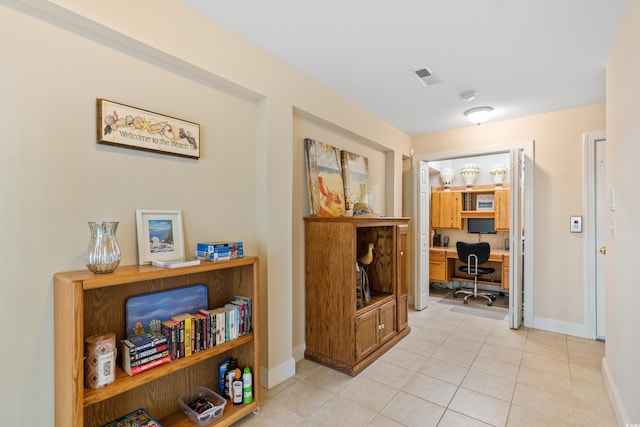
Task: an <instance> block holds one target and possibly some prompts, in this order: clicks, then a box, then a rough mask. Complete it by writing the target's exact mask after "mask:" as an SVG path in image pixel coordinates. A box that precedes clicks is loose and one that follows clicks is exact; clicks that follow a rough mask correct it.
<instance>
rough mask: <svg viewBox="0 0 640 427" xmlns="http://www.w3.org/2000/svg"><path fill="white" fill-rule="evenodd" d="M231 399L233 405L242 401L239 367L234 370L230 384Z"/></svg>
mask: <svg viewBox="0 0 640 427" xmlns="http://www.w3.org/2000/svg"><path fill="white" fill-rule="evenodd" d="M231 399H232V401H233V404H234V405H240V404H241V403H242V374H241V373H240V369H236V370H235V377H234V378H233V383H232V385H231Z"/></svg>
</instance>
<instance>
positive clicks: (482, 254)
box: [456, 242, 491, 265]
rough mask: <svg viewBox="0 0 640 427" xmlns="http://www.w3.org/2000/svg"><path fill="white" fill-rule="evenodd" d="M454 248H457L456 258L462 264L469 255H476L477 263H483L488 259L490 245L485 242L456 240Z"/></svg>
mask: <svg viewBox="0 0 640 427" xmlns="http://www.w3.org/2000/svg"><path fill="white" fill-rule="evenodd" d="M456 249H457V250H458V259H459V260H460V261H461V262H463V263H464V264H466V263H467V260H468V258H469V255H475V256H477V257H478V265H480V264H484V263H485V262H487V261H488V260H489V255H490V254H491V246H489V243H487V242H477V243H466V242H456Z"/></svg>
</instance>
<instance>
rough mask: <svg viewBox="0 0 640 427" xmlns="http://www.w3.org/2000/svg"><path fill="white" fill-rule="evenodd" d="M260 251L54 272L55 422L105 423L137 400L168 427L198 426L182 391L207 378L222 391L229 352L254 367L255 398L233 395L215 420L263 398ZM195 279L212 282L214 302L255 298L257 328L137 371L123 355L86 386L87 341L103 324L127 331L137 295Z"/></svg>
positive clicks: (240, 413) (238, 414)
mask: <svg viewBox="0 0 640 427" xmlns="http://www.w3.org/2000/svg"><path fill="white" fill-rule="evenodd" d="M258 277H259V276H258V259H257V258H256V257H244V258H240V259H235V260H229V261H220V262H210V263H203V264H201V265H197V266H191V267H182V268H171V269H165V268H159V267H152V266H137V265H135V266H123V267H119V268H118V269H117V270H116V271H115V272H114V273H111V274H102V275H100V274H93V273H91V272H90V271H88V270H86V271H85V270H82V271H72V272H66V273H57V274H55V276H54V322H55V325H54V326H55V327H54V329H55V349H54V354H55V402H56V415H55V416H56V426H58V427H63V426H64V427H66V426H102V425H103V424H106V423H107V422H109V421H112V420H115V419H117V418H119V417H121V416H123V415H125V414H127V413H129V412H132V411H133V410H135V409H138V408H144V409H146V410H147V411H148V412H149V413H150V414H151V415H152V416H153V417H154V418H156V419H158V421H159V422H160V423H161V424H162V425H163V426H164V427H172V426H194V425H197V424H194V423H193V422H192V421H191V420H189V419H188V418H187V417H186V416H185V415H184V414H183V413H182V412H181V411H180V406H179V404H178V397H180V396H181V395H183V394H185V393H187V392H188V391H190V390H192V389H194V388H196V387H198V386H200V385H203V386H205V387H208V388H210V389H211V390H214V391H218V385H217V384H218V382H217V381H218V379H217V370H218V368H217V367H218V364H219V363H220V362H221V361H222V360H224V359H225V358H228V357H234V358H236V359H237V360H238V365H239V366H242V367H244V366H249V367H250V368H251V371H252V374H253V392H254V399H253V402H252V403H249V404H243V405H237V406H236V405H233V404H230V403H228V404H227V405H226V407H225V411H224V414H223V415H222V416H221V417H220V418H219V419H217V420H216V421H214V422H213V423H212V424H210V425H211V426H219V425H229V424H231V423H233V422H236V421H238V420H239V419H241V418H242V417H244V416H245V415H247V414H249V413H250V412H252V411H257V410H259V404H260V352H259V348H260V340H259V330H260V325H259V306H260V305H259V300H258V298H259V288H258ZM194 284H205V285H206V286H207V299H208V305H209V308H215V307H220V306H223V305H224V304H225V303H227V302H229V301H231V300H232V299H233V297H234V296H236V295H242V296H246V297H248V298H251V299H252V324H253V331H252V333H250V334H248V335H244V336H241V337H239V338H237V339H234V340H232V341H228V342H226V343H224V344H220V345H216V346H214V347H212V348H210V349H207V350H202V351H200V352H198V353H195V354H193V355H192V356H190V357H186V358H182V359H177V360H175V361H173V362H171V363H166V364H164V365H161V366H158V367H156V368H153V369H150V370H149V371H146V372H143V373H140V374H138V375H135V376H129V375H127V374H126V373H125V372H124V371H123V370H122V369H120V368H119V366H120V358H118V360H117V365H118V368H117V369H116V380H115V382H113V383H112V384H109V385H107V386H105V387H102V388H99V389H95V390H90V389H88V388H85V386H84V342H85V339H86V338H87V337H89V336H91V335H95V334H98V333H103V332H113V333H115V334H116V342H117V343H118V344H119V342H120V340H121V339H123V338H124V337H125V321H126V319H125V303H126V300H127V299H128V298H130V297H132V296H137V295H144V294H148V293H152V292H159V291H165V290H169V289H176V288H180V287H185V286H190V285H194Z"/></svg>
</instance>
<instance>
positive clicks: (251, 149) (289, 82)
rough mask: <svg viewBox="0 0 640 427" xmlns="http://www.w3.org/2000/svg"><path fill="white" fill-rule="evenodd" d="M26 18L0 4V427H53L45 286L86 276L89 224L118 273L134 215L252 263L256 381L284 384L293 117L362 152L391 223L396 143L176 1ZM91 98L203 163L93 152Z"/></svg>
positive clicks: (73, 2)
mask: <svg viewBox="0 0 640 427" xmlns="http://www.w3.org/2000/svg"><path fill="white" fill-rule="evenodd" d="M29 4H30V5H33V7H35V8H36V10H35V11H34V10H32V9H31V8H30V7H27V6H24V4H23V3H21V2H12V1H7V2H3V3H2V4H1V5H0V20H1V22H2V25H0V40H2V41H1V42H0V54H1V55H2V57H3V58H11V60H10V61H3V66H2V67H0V93H2V97H0V113H1V114H2V117H3V124H5V129H4V134H3V135H4V136H3V138H2V144H0V176H1V178H2V179H0V195H1V197H2V208H1V209H0V224H1V227H2V233H1V235H2V236H3V244H2V245H0V248H1V249H0V251H1V253H0V255H1V258H0V259H2V261H1V267H2V272H3V280H2V286H0V301H1V302H0V304H1V310H0V319H1V320H2V323H3V324H5V325H11V324H13V325H16V333H15V334H12V337H11V348H12V349H13V350H11V351H3V352H2V357H1V359H0V361H1V362H2V366H4V367H5V368H7V367H10V368H9V369H5V370H4V371H3V372H4V373H3V377H2V385H1V386H0V387H2V389H3V391H4V393H3V395H4V396H5V397H4V398H3V399H2V400H0V425H3V426H4V425H7V426H9V425H22V424H24V422H23V421H24V418H23V417H25V416H28V417H29V418H28V419H29V422H28V424H29V425H43V426H44V425H52V420H53V413H54V396H53V359H52V357H53V350H52V349H53V345H54V342H53V329H54V325H53V287H52V278H53V274H54V273H55V272H57V271H67V270H77V269H84V268H85V266H84V253H85V250H86V247H87V244H88V241H89V231H88V226H87V222H88V221H91V220H98V219H102V220H115V221H120V227H119V229H118V233H117V236H118V239H119V241H120V244H121V247H122V253H123V260H122V263H123V264H134V263H135V262H136V261H137V249H136V239H135V209H136V208H154V209H182V210H183V212H184V220H185V224H184V225H185V239H186V246H187V248H192V247H193V245H194V244H195V243H196V242H197V241H200V240H204V239H206V240H211V239H240V240H243V241H244V242H245V244H246V252H247V253H248V254H257V255H259V256H260V262H261V269H260V270H261V297H262V300H261V305H262V310H261V313H262V318H261V320H262V332H263V336H262V338H263V339H262V346H261V356H262V365H263V366H262V374H263V375H262V377H263V380H265V383H264V384H266V385H270V386H273V385H276V384H277V383H278V382H280V381H283V380H284V379H286V378H288V377H289V376H291V375H292V374H293V372H294V369H295V361H294V358H293V347H294V345H296V346H300V345H301V343H300V339H301V336H302V335H301V332H300V331H301V329H295V328H303V327H304V315H303V313H301V312H300V311H299V310H298V311H295V312H294V308H293V305H294V303H293V297H294V289H293V274H294V269H293V262H294V257H293V255H292V254H293V251H294V250H296V251H298V252H299V251H300V250H301V249H300V247H299V246H297V247H294V246H293V245H294V242H300V236H301V234H300V233H301V228H300V227H299V224H300V209H301V208H300V206H299V205H296V208H295V209H296V212H295V215H296V216H294V202H293V201H294V199H297V198H298V194H295V195H294V193H293V188H294V182H295V183H299V182H300V181H301V180H304V179H305V177H304V176H301V175H300V173H301V172H300V170H299V165H298V162H299V161H300V158H299V152H298V151H296V150H297V148H296V145H295V143H296V141H297V140H296V139H295V138H294V136H293V134H294V128H295V129H296V132H302V133H304V134H307V133H308V132H310V127H309V126H310V125H307V124H306V123H304V122H306V120H305V121H303V123H302V126H301V127H300V126H298V125H296V126H294V122H296V120H297V119H294V111H300V112H304V113H305V114H306V115H308V116H312V117H315V118H317V119H316V121H318V122H319V123H330V124H331V126H333V127H335V128H336V129H341V131H340V132H337V133H335V135H340V134H344V135H348V138H347V137H341V141H340V143H342V142H343V140H344V142H345V143H346V141H350V142H349V147H350V148H351V149H352V150H353V151H355V152H360V151H361V149H360V148H359V145H362V146H363V147H364V148H363V149H364V150H365V151H366V150H372V151H371V152H370V153H371V154H370V155H371V157H372V159H374V160H375V162H376V164H379V163H381V162H382V163H383V164H384V167H385V168H386V172H387V174H386V175H384V180H385V183H384V185H383V186H381V189H380V190H379V192H378V194H377V198H378V199H379V201H380V202H381V206H384V209H385V213H387V214H391V215H393V214H399V213H400V211H401V198H400V195H399V194H394V193H393V191H389V189H392V190H393V189H396V188H401V182H402V171H401V167H400V166H401V164H400V162H399V161H397V162H391V165H390V166H389V165H388V161H387V159H388V157H389V154H388V153H392V156H391V157H392V158H393V159H395V158H398V159H399V158H401V153H407V152H408V150H409V146H410V138H409V136H407V135H406V134H404V133H402V132H400V131H398V130H397V129H395V128H393V127H392V126H390V125H388V124H387V123H384V122H382V121H381V120H379V119H377V118H376V117H375V116H373V115H372V114H370V113H368V112H366V111H364V110H362V109H360V108H358V107H356V106H354V105H353V104H351V103H349V102H347V101H346V100H345V99H343V98H341V97H340V96H337V95H336V94H335V93H333V92H331V91H329V90H327V89H326V88H324V87H322V86H321V85H319V84H318V83H316V82H314V81H312V80H311V79H309V78H307V77H305V76H303V75H301V74H299V73H297V72H296V71H294V70H292V69H291V68H289V67H287V66H286V65H284V64H282V63H280V62H279V61H277V60H275V59H274V58H272V57H269V56H268V55H266V54H264V53H263V52H260V51H259V50H257V49H256V48H254V47H252V46H251V45H249V44H247V43H246V42H244V41H242V40H241V39H239V38H237V37H235V36H233V35H232V34H230V33H228V32H227V31H225V30H223V29H222V28H220V27H218V26H216V25H214V24H212V23H210V22H209V21H206V20H205V19H204V18H202V17H200V16H198V15H196V14H195V13H194V12H192V11H191V10H190V9H188V8H186V7H185V6H183V5H182V4H181V3H179V2H177V1H168V2H164V3H163V6H162V7H161V8H160V7H157V4H156V2H153V1H149V0H143V1H140V2H134V3H132V2H129V1H119V0H114V1H112V2H110V3H109V4H107V3H103V2H84V1H78V0H70V1H63V0H61V1H58V2H55V1H53V2H48V1H44V0H35V1H30V2H29ZM123 11H126V13H123ZM183 24H184V25H183ZM12 40H20V43H12V42H11V41H12ZM96 98H106V99H111V100H114V101H119V102H123V103H127V104H131V105H135V106H137V107H140V108H145V109H148V110H152V111H156V112H159V113H164V114H167V115H172V116H176V117H180V118H183V119H186V120H190V121H194V122H196V123H199V124H200V125H201V129H202V133H201V141H202V158H201V159H200V160H189V159H181V158H177V157H171V156H166V155H161V154H152V153H144V152H140V151H135V150H129V149H123V148H116V147H109V146H103V145H97V144H96V142H95V138H96V137H95V132H96V131H95V99H96ZM314 126H315V125H314ZM328 135H329V134H327V135H325V136H321V137H319V139H321V138H325V137H327V136H328ZM305 136H306V135H305ZM311 136H313V135H311ZM298 142H299V141H298ZM327 142H330V141H327ZM337 145H338V144H337ZM345 148H347V147H346V146H345ZM396 151H398V154H395V152H396ZM294 156H295V157H294ZM381 159H384V160H381ZM376 179H380V177H379V176H378V178H376ZM382 187H384V188H382ZM305 200H306V199H305ZM298 244H299V243H298ZM296 262H297V261H296ZM296 268H297V270H296V274H299V271H300V270H299V268H300V267H299V265H298V266H297V267H296ZM296 280H297V281H299V280H300V278H299V277H298V278H297V279H296ZM296 292H298V293H296V298H297V299H300V293H299V290H296ZM294 316H295V317H294ZM294 329H295V330H296V336H295V339H294ZM33 402H37V404H35V405H34V404H33Z"/></svg>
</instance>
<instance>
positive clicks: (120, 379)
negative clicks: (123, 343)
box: [83, 334, 253, 407]
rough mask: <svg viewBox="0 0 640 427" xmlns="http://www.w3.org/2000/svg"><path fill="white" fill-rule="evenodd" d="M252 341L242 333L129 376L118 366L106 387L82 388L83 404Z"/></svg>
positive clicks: (93, 401) (115, 394)
mask: <svg viewBox="0 0 640 427" xmlns="http://www.w3.org/2000/svg"><path fill="white" fill-rule="evenodd" d="M251 341H253V334H248V335H243V336H242V337H240V338H236V339H234V340H231V341H228V342H226V343H224V344H219V345H216V346H215V347H212V348H210V349H207V350H202V351H199V352H197V353H195V354H193V355H191V356H189V357H183V358H181V359H176V360H174V361H172V362H169V363H164V364H162V365H160V366H157V367H155V368H153V369H149V370H148V371H145V372H142V373H140V374H138V375H134V376H131V375H129V374H127V373H126V372H124V371H123V370H122V369H121V368H120V367H118V368H116V380H115V382H113V383H112V384H109V386H107V387H102V388H98V389H95V390H90V389H87V388H85V389H84V400H83V405H84V406H85V407H87V406H91V405H93V404H95V403H98V402H102V401H103V400H107V399H109V398H111V397H113V396H117V395H119V394H121V393H124V392H127V391H129V390H132V389H134V388H136V387H140V386H141V385H144V384H146V383H149V382H151V381H154V380H156V379H158V378H161V377H163V376H165V375H169V374H172V373H174V372H178V371H180V370H182V369H185V368H187V367H189V366H191V365H194V364H196V363H200V362H202V361H203V360H206V359H209V358H211V357H214V356H217V355H219V354H222V353H224V352H225V351H228V350H230V349H233V348H235V347H237V346H240V345H243V344H246V343H249V342H251Z"/></svg>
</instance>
